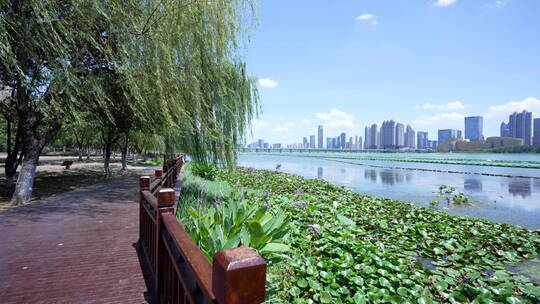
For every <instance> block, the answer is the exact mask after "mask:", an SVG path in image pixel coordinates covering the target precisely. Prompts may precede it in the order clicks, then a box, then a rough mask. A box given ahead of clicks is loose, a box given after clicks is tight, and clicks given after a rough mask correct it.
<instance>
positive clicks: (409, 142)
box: [405, 125, 416, 149]
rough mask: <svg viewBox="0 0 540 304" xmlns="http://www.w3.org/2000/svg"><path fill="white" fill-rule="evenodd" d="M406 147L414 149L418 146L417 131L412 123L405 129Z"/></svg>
mask: <svg viewBox="0 0 540 304" xmlns="http://www.w3.org/2000/svg"><path fill="white" fill-rule="evenodd" d="M405 147H407V148H411V149H414V148H416V138H415V132H414V130H413V128H412V127H411V126H410V125H407V129H406V131H405Z"/></svg>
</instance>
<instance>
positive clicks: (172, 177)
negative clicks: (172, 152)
mask: <svg viewBox="0 0 540 304" xmlns="http://www.w3.org/2000/svg"><path fill="white" fill-rule="evenodd" d="M173 166H174V164H173V162H172V161H169V170H172V169H173ZM169 173H170V174H169V187H170V188H172V187H174V174H173V173H172V171H171V172H169Z"/></svg>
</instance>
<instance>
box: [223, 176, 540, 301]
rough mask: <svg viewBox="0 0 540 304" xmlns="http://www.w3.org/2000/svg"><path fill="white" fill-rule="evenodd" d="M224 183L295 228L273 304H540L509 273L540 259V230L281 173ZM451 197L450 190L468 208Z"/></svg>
mask: <svg viewBox="0 0 540 304" xmlns="http://www.w3.org/2000/svg"><path fill="white" fill-rule="evenodd" d="M218 179H219V180H222V181H227V182H228V183H229V184H231V185H235V184H236V185H239V186H241V187H245V188H247V189H253V190H259V191H252V192H251V194H250V195H248V197H247V199H248V200H250V201H252V202H253V203H260V202H264V203H267V204H269V205H271V206H274V208H279V209H280V210H284V212H285V214H286V216H287V218H288V219H289V225H290V229H291V230H290V236H289V241H290V244H288V245H289V246H290V247H289V248H290V251H289V252H288V255H289V258H287V259H285V260H283V261H282V262H281V263H280V264H277V265H274V266H272V267H270V268H269V273H268V277H269V282H270V285H271V286H270V290H272V291H273V292H271V293H270V294H269V299H268V302H269V303H538V302H539V301H540V287H538V285H535V283H536V282H535V281H534V280H533V279H531V277H529V276H527V275H522V274H519V273H516V272H515V271H510V270H508V269H507V266H508V265H521V264H519V263H524V262H527V261H530V260H532V259H534V258H535V257H537V256H538V255H539V253H540V232H539V231H531V230H528V229H524V228H521V227H517V226H512V225H508V224H498V223H491V222H488V221H485V220H482V219H473V218H469V217H461V216H451V215H448V214H445V213H443V212H440V211H439V210H435V209H431V208H420V207H416V206H414V205H412V204H407V203H403V202H399V201H395V200H391V199H385V198H375V197H372V196H368V195H364V194H359V193H354V192H351V191H348V190H346V189H344V188H342V187H337V186H334V185H332V184H330V183H328V182H326V181H323V180H320V179H314V180H310V179H305V178H302V177H300V176H296V175H291V174H285V173H282V172H278V171H273V170H250V171H247V170H243V169H235V170H233V171H228V172H227V171H220V173H219V177H218ZM450 190H452V189H451V188H449V189H448V187H442V189H441V191H442V192H443V195H447V194H448V195H449V196H450V199H451V200H452V199H454V197H455V198H456V199H457V200H458V201H459V203H463V201H460V200H464V198H462V197H460V195H459V193H456V192H455V190H453V191H450ZM261 192H263V193H267V194H268V195H265V196H263V195H260V194H258V193H261ZM446 192H448V193H446ZM441 199H443V200H444V198H441Z"/></svg>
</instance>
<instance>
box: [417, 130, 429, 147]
mask: <svg viewBox="0 0 540 304" xmlns="http://www.w3.org/2000/svg"><path fill="white" fill-rule="evenodd" d="M416 135H417V142H416V146H417V147H418V149H427V148H429V147H428V132H423V131H418V132H417V133H416Z"/></svg>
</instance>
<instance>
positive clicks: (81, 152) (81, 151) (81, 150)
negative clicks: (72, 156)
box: [79, 146, 84, 161]
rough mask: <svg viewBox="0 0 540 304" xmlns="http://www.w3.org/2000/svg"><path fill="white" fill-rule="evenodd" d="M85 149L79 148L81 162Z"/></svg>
mask: <svg viewBox="0 0 540 304" xmlns="http://www.w3.org/2000/svg"><path fill="white" fill-rule="evenodd" d="M83 149H84V148H83V147H82V146H79V161H82V160H83Z"/></svg>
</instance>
